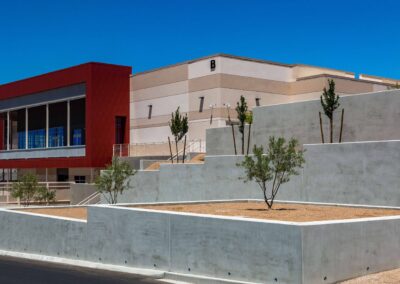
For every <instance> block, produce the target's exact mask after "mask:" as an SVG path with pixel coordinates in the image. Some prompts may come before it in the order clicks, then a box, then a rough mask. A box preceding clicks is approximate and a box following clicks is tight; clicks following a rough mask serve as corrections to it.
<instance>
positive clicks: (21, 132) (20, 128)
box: [10, 109, 26, 149]
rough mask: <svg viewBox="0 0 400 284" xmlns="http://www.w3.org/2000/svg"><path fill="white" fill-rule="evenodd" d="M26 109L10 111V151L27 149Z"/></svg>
mask: <svg viewBox="0 0 400 284" xmlns="http://www.w3.org/2000/svg"><path fill="white" fill-rule="evenodd" d="M25 125H26V124H25V109H19V110H14V111H10V130H11V133H10V138H11V139H10V149H25V143H26V137H25V133H26V132H25V130H26V129H25Z"/></svg>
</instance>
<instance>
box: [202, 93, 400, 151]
mask: <svg viewBox="0 0 400 284" xmlns="http://www.w3.org/2000/svg"><path fill="white" fill-rule="evenodd" d="M340 104H341V106H340V108H339V109H338V110H337V112H336V115H335V117H334V124H335V129H334V141H336V142H337V141H338V139H339V126H340V114H341V109H342V108H344V109H345V114H344V115H345V118H344V127H343V142H355V141H378V140H399V139H400V123H399V121H400V90H391V91H383V92H377V93H368V94H358V95H349V96H344V97H341V98H340ZM319 111H321V112H322V114H323V111H322V109H321V103H320V101H319V100H311V101H305V102H297V103H289V104H281V105H273V106H264V107H256V108H254V123H253V126H252V143H255V144H257V145H266V143H267V141H268V137H269V136H272V135H274V136H284V137H286V138H290V137H295V138H297V139H298V140H299V142H300V143H301V144H313V143H321V134H320V128H319V117H318V112H319ZM323 122H324V134H325V141H327V140H328V136H329V128H328V118H327V117H326V116H325V115H324V114H323ZM206 136H207V139H206V141H207V155H232V154H233V153H232V151H233V150H232V149H233V146H232V145H233V143H232V133H231V130H230V128H229V127H225V128H214V129H208V130H207V132H206ZM237 141H238V139H237Z"/></svg>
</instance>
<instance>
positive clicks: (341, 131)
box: [339, 108, 344, 143]
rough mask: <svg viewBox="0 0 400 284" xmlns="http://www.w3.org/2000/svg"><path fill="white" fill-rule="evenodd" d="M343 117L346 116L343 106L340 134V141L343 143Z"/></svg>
mask: <svg viewBox="0 0 400 284" xmlns="http://www.w3.org/2000/svg"><path fill="white" fill-rule="evenodd" d="M343 117H344V108H342V118H341V119H340V135H339V143H342V133H343Z"/></svg>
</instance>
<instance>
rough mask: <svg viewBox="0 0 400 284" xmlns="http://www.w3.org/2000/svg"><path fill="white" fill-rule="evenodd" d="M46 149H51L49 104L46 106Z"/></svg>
mask: <svg viewBox="0 0 400 284" xmlns="http://www.w3.org/2000/svg"><path fill="white" fill-rule="evenodd" d="M46 148H49V104H46ZM46 170H47V169H46Z"/></svg>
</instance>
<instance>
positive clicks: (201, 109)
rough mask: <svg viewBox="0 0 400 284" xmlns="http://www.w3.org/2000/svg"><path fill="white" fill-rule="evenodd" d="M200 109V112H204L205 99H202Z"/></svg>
mask: <svg viewBox="0 0 400 284" xmlns="http://www.w3.org/2000/svg"><path fill="white" fill-rule="evenodd" d="M199 99H200V107H199V112H203V106H204V97H200V98H199Z"/></svg>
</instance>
